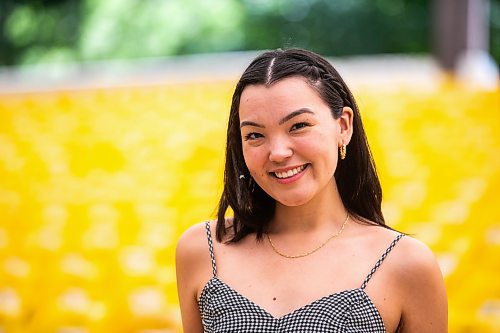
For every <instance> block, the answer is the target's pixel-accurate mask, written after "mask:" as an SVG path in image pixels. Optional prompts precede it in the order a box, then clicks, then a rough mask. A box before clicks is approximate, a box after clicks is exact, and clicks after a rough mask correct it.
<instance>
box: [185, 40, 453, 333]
mask: <svg viewBox="0 0 500 333" xmlns="http://www.w3.org/2000/svg"><path fill="white" fill-rule="evenodd" d="M387 103H390V101H387ZM381 199H382V191H381V188H380V184H379V180H378V177H377V174H376V171H375V165H374V162H373V159H372V157H371V154H370V150H369V147H368V143H367V140H366V137H365V133H364V130H363V125H362V123H361V117H360V114H359V111H358V108H357V106H356V102H355V101H354V98H353V96H352V94H351V92H350V91H349V89H348V88H347V86H346V84H345V83H344V81H343V80H342V78H341V77H340V76H339V74H338V73H337V71H336V70H335V69H334V68H333V67H332V65H331V64H330V63H329V62H328V61H326V60H325V59H323V58H322V57H320V56H319V55H317V54H315V53H312V52H310V51H306V50H300V49H290V50H285V51H282V50H277V51H271V52H266V53H264V54H262V55H260V56H259V57H257V58H256V59H255V60H254V61H253V62H252V63H251V64H250V65H249V67H248V68H247V69H246V70H245V72H244V73H243V75H242V77H241V79H240V80H239V82H238V84H237V86H236V89H235V92H234V95H233V100H232V106H231V111H230V116H229V123H228V130H227V147H226V164H225V173H224V191H223V193H222V196H221V199H220V202H219V210H218V219H217V221H216V222H215V221H214V222H206V223H201V224H198V225H195V226H193V227H191V228H190V229H188V230H187V231H186V232H185V233H184V234H183V236H182V237H181V239H180V240H179V243H178V247H177V254H176V260H177V282H178V292H179V301H180V307H181V314H182V322H183V326H184V332H185V333H195V332H196V333H199V332H264V333H267V332H352V333H354V332H367V333H368V332H370V333H374V332H405V333H409V332H414V333H427V332H428V333H431V332H432V333H442V332H447V301H446V292H445V288H444V283H443V278H442V275H441V272H440V270H439V267H438V265H437V263H436V260H435V258H434V256H433V254H432V253H431V251H430V250H429V249H428V248H427V247H426V246H425V245H424V244H423V243H421V242H419V241H417V240H415V239H413V238H411V237H409V236H405V235H404V234H401V233H399V232H397V231H395V230H393V229H391V228H390V227H388V226H387V225H386V224H385V221H384V217H383V215H382V212H381V208H380V205H381ZM228 209H231V210H232V212H233V217H232V218H227V217H226V213H227V211H228Z"/></svg>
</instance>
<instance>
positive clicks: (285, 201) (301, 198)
mask: <svg viewBox="0 0 500 333" xmlns="http://www.w3.org/2000/svg"><path fill="white" fill-rule="evenodd" d="M275 200H276V202H278V203H279V204H281V205H283V206H287V207H298V206H302V205H304V204H306V203H308V202H309V201H310V200H311V198H309V197H308V196H307V197H306V196H305V195H304V194H301V195H297V196H288V197H286V198H283V197H281V198H275Z"/></svg>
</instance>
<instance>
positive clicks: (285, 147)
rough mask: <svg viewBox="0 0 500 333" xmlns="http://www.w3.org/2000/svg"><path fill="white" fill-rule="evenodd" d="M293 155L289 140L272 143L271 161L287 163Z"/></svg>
mask: <svg viewBox="0 0 500 333" xmlns="http://www.w3.org/2000/svg"><path fill="white" fill-rule="evenodd" d="M292 155H293V150H292V148H291V146H290V143H289V142H288V140H284V139H275V140H273V141H272V142H271V145H270V149H269V160H270V161H271V162H275V163H281V162H284V161H286V159H288V158H289V157H291V156H292Z"/></svg>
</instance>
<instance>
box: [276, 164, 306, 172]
mask: <svg viewBox="0 0 500 333" xmlns="http://www.w3.org/2000/svg"><path fill="white" fill-rule="evenodd" d="M303 165H307V163H304V164H299V165H295V166H291V167H286V168H281V169H274V170H272V171H269V172H274V173H276V172H288V171H290V170H293V169H295V168H300V167H301V166H303Z"/></svg>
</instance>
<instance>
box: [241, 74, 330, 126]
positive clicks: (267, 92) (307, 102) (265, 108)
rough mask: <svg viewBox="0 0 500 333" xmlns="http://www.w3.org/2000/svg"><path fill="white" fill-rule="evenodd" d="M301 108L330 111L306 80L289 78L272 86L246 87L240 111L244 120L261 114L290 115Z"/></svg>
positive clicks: (242, 95)
mask: <svg viewBox="0 0 500 333" xmlns="http://www.w3.org/2000/svg"><path fill="white" fill-rule="evenodd" d="M300 108H309V109H312V110H318V109H324V108H326V109H329V108H328V106H327V105H326V103H325V102H324V101H323V100H322V99H321V97H320V96H319V94H318V92H317V91H316V90H315V89H314V88H313V87H311V86H310V84H309V83H308V82H307V81H306V79H305V78H302V77H289V78H285V79H282V80H280V81H278V82H276V83H273V84H272V85H270V86H266V85H263V84H258V85H249V86H247V87H245V89H244V90H243V92H242V94H241V98H240V107H239V111H240V118H244V117H249V116H252V115H254V114H260V113H265V114H282V113H283V112H285V113H290V112H292V111H295V110H298V109H300Z"/></svg>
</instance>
